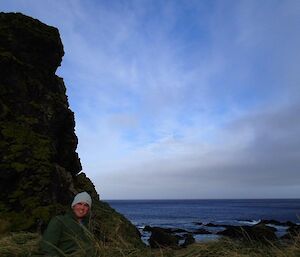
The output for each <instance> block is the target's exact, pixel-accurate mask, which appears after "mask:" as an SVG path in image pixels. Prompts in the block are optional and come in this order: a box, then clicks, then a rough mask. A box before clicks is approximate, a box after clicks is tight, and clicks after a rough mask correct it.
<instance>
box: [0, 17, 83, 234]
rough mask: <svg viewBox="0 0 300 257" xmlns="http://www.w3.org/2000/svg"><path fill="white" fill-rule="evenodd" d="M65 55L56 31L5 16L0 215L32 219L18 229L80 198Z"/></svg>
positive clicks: (0, 58)
mask: <svg viewBox="0 0 300 257" xmlns="http://www.w3.org/2000/svg"><path fill="white" fill-rule="evenodd" d="M63 54H64V51H63V45H62V43H61V40H60V37H59V33H58V30H57V29H56V28H53V27H49V26H47V25H45V24H43V23H41V22H39V21H38V20H35V19H32V18H30V17H27V16H24V15H21V14H13V13H10V14H4V13H1V14H0V70H1V73H0V140H1V142H0V159H1V163H0V187H1V192H0V211H5V212H11V211H18V212H20V213H22V215H25V217H26V216H28V217H30V218H29V219H27V221H28V222H24V221H23V222H21V221H19V222H20V224H18V223H19V222H14V225H15V226H16V227H20V226H21V227H24V228H27V227H31V226H33V224H32V223H33V222H35V221H34V218H41V217H42V218H44V219H47V217H43V216H45V215H46V216H47V215H48V213H49V209H51V208H52V209H57V208H60V207H59V205H62V206H63V205H65V204H67V203H69V202H70V199H71V197H72V196H73V194H74V193H75V189H74V185H73V177H74V176H75V175H76V174H77V173H78V172H79V171H80V170H81V164H80V161H79V158H78V155H77V153H76V152H75V150H76V147H77V137H76V135H75V133H74V126H75V123H74V114H73V112H72V111H71V110H70V109H69V106H68V101H67V97H66V94H65V92H66V88H65V86H64V83H63V80H62V79H61V78H59V77H58V76H56V75H55V71H56V69H57V67H58V66H59V65H60V63H61V60H62V56H63ZM37 206H38V207H37ZM50 212H53V210H51V211H50ZM15 220H18V219H17V217H16V219H15Z"/></svg>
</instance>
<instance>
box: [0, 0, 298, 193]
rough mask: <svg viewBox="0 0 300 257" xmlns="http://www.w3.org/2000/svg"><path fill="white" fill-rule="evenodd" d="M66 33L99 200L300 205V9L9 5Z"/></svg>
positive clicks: (68, 66)
mask: <svg viewBox="0 0 300 257" xmlns="http://www.w3.org/2000/svg"><path fill="white" fill-rule="evenodd" d="M0 10H1V11H4V12H22V13H23V14H26V15H28V16H31V17H34V18H37V19H39V20H40V21H42V22H44V23H46V24H48V25H51V26H54V27H57V28H58V29H59V31H60V35H61V38H62V41H63V44H64V51H65V56H64V58H63V62H62V64H61V67H59V69H58V70H57V75H58V76H60V77H63V79H64V82H65V85H66V88H67V95H68V99H69V103H70V108H71V109H72V111H74V113H75V121H76V134H77V136H78V140H79V144H78V149H77V152H78V153H79V156H80V159H81V163H82V166H83V172H85V173H86V174H87V176H89V177H90V178H91V179H92V181H93V183H94V184H95V186H96V189H97V191H98V193H99V194H100V198H102V199H214V198H218V199H227V198H299V196H300V115H299V113H300V63H299V62H300V61H299V60H300V51H299V46H300V15H299V13H300V1H298V0H264V1H261V0H226V1H225V0H219V1H218V0H201V1H200V0H195V1H194V0H186V1H183V0H182V1H176V0H173V1H168V0H160V1H158V0H157V1H156V0H152V1H150V0H149V1H148V0H136V1H130V0H128V1H121V0H120V1H118V0H112V1H101V0H98V1H96V0H90V1H85V0H43V1H40V0H1V1H0Z"/></svg>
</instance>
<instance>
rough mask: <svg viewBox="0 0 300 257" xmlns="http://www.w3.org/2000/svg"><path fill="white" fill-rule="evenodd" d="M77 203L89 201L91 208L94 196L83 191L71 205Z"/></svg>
mask: <svg viewBox="0 0 300 257" xmlns="http://www.w3.org/2000/svg"><path fill="white" fill-rule="evenodd" d="M77 203H87V204H88V205H89V207H90V208H91V207H92V198H91V196H90V195H89V194H88V193H87V192H81V193H79V194H77V195H75V197H74V200H73V202H72V204H71V207H72V208H73V206H74V205H75V204H77Z"/></svg>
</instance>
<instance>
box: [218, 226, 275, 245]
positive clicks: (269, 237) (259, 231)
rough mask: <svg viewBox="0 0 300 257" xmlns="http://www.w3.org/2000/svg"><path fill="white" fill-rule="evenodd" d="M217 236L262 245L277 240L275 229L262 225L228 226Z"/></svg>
mask: <svg viewBox="0 0 300 257" xmlns="http://www.w3.org/2000/svg"><path fill="white" fill-rule="evenodd" d="M217 234H218V235H223V236H228V237H230V238H234V239H242V240H254V241H259V242H262V243H264V242H269V241H275V240H277V236H276V234H275V229H274V228H271V227H268V226H266V225H264V224H259V225H255V226H251V227H250V226H228V227H227V228H226V229H225V230H224V231H220V232H218V233H217Z"/></svg>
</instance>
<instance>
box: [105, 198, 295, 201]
mask: <svg viewBox="0 0 300 257" xmlns="http://www.w3.org/2000/svg"><path fill="white" fill-rule="evenodd" d="M190 200H300V198H185V199H183V198H182V199H181V198H180V199H178V198H164V199H162V198H161V199H158V198H156V199H153V198H152V199H151V198H149V199H148V198H146V199H100V201H190Z"/></svg>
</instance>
